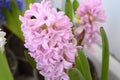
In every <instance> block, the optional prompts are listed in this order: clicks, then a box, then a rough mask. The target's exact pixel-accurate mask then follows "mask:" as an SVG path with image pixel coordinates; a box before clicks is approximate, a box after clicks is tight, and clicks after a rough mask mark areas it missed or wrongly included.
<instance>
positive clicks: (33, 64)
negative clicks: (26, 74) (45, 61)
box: [25, 51, 36, 69]
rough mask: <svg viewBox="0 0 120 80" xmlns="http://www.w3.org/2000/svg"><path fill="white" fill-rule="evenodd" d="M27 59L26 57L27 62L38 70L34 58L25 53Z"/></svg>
mask: <svg viewBox="0 0 120 80" xmlns="http://www.w3.org/2000/svg"><path fill="white" fill-rule="evenodd" d="M25 57H26V60H27V61H28V62H29V63H30V65H31V66H32V67H33V68H34V69H35V68H36V62H35V60H34V58H32V57H31V56H30V54H28V52H27V51H25Z"/></svg>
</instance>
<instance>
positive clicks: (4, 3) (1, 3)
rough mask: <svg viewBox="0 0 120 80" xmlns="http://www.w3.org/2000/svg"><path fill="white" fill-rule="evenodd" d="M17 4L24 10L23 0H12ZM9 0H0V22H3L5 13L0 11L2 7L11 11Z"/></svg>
mask: <svg viewBox="0 0 120 80" xmlns="http://www.w3.org/2000/svg"><path fill="white" fill-rule="evenodd" d="M13 1H15V3H16V4H17V5H18V7H19V9H20V10H24V8H25V3H24V0H13ZM10 2H11V0H0V22H1V23H2V24H3V23H4V22H5V20H6V19H5V15H4V13H3V11H2V8H3V7H4V8H6V9H7V10H9V11H11V4H10Z"/></svg>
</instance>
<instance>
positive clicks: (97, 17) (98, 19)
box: [75, 0, 105, 47]
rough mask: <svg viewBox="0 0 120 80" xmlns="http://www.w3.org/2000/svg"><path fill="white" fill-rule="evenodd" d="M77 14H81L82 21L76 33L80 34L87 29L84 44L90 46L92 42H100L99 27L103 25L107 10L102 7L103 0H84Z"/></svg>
mask: <svg viewBox="0 0 120 80" xmlns="http://www.w3.org/2000/svg"><path fill="white" fill-rule="evenodd" d="M76 14H78V15H79V16H80V22H79V27H78V28H77V29H76V30H75V34H76V35H80V34H83V33H82V32H83V31H85V32H84V39H83V41H82V45H86V46H88V47H90V46H91V44H93V43H98V42H99V41H100V40H99V37H98V36H99V29H100V27H101V26H102V25H101V24H100V23H103V22H105V12H104V9H103V8H102V7H101V0H86V1H84V0H83V3H81V4H80V6H79V7H78V9H77V11H76ZM79 31H80V32H79ZM79 37H81V36H79ZM80 39H81V38H80Z"/></svg>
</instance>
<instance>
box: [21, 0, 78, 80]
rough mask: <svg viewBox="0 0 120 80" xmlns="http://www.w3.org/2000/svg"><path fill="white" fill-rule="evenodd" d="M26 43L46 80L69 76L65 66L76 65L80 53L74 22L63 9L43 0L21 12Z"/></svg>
mask: <svg viewBox="0 0 120 80" xmlns="http://www.w3.org/2000/svg"><path fill="white" fill-rule="evenodd" d="M20 20H21V21H22V25H21V27H22V31H23V35H24V37H25V47H26V48H28V50H29V54H30V55H31V56H32V57H33V58H34V59H35V61H36V63H37V64H36V65H37V66H36V68H37V69H38V70H39V72H40V74H42V75H43V76H44V77H45V80H69V77H68V75H67V74H66V73H65V70H66V69H70V68H72V67H73V64H74V62H75V57H76V56H77V46H76V43H77V41H76V39H75V38H74V36H73V34H72V29H71V27H72V23H71V22H70V20H69V18H68V17H67V16H65V15H64V12H62V11H60V12H57V10H56V9H55V8H51V2H50V1H47V2H45V1H44V0H43V1H42V2H41V3H40V4H39V3H34V4H31V5H30V9H29V10H27V11H26V12H25V14H24V16H23V17H22V16H20Z"/></svg>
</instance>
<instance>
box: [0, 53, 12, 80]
mask: <svg viewBox="0 0 120 80" xmlns="http://www.w3.org/2000/svg"><path fill="white" fill-rule="evenodd" d="M0 80H14V79H13V76H12V74H11V72H10V69H9V65H8V62H7V59H6V55H5V53H4V52H1V51H0Z"/></svg>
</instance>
